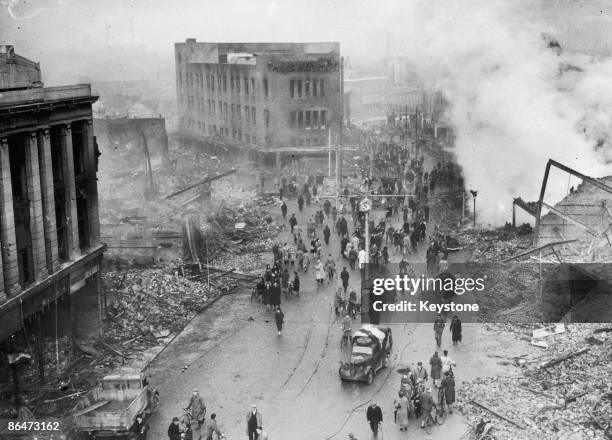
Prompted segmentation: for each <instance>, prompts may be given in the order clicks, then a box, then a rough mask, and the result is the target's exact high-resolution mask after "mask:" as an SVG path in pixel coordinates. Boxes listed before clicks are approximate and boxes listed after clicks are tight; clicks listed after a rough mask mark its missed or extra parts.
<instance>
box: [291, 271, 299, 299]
mask: <svg viewBox="0 0 612 440" xmlns="http://www.w3.org/2000/svg"><path fill="white" fill-rule="evenodd" d="M294 274H295V276H294V278H293V285H292V286H291V287H292V288H293V291H294V292H295V294H296V295H297V296H298V298H299V296H300V277H299V276H298V273H297V272H294Z"/></svg>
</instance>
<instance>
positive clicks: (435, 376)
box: [429, 351, 442, 388]
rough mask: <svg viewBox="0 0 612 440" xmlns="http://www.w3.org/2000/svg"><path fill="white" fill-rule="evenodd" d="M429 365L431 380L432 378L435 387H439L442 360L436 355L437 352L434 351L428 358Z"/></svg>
mask: <svg viewBox="0 0 612 440" xmlns="http://www.w3.org/2000/svg"><path fill="white" fill-rule="evenodd" d="M429 365H431V380H433V383H434V385H435V386H436V388H439V387H440V383H441V381H442V380H441V375H442V360H441V359H440V356H438V352H437V351H436V352H435V353H434V354H433V356H432V357H431V359H430V360H429Z"/></svg>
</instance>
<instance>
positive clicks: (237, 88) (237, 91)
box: [236, 76, 240, 93]
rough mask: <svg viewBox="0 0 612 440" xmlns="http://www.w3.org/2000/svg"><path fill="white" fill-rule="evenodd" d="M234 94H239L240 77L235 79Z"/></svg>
mask: <svg viewBox="0 0 612 440" xmlns="http://www.w3.org/2000/svg"><path fill="white" fill-rule="evenodd" d="M236 93H240V77H239V76H237V77H236Z"/></svg>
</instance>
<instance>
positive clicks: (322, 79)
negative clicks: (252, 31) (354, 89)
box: [175, 39, 342, 153]
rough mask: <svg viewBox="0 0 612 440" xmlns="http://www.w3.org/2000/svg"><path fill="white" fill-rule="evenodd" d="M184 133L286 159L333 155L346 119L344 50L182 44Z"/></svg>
mask: <svg viewBox="0 0 612 440" xmlns="http://www.w3.org/2000/svg"><path fill="white" fill-rule="evenodd" d="M175 55H176V59H175V62H176V86H177V98H178V107H179V127H180V128H179V129H180V131H181V132H182V133H184V134H187V135H190V136H192V137H195V138H201V139H208V140H209V141H210V140H212V141H215V142H220V143H223V144H227V145H236V146H250V148H249V150H252V151H261V152H272V153H280V152H281V151H283V150H285V151H291V150H294V151H302V152H308V151H309V150H310V151H317V150H320V149H322V148H323V149H326V148H327V145H328V139H329V137H330V132H331V136H333V137H334V138H336V137H337V136H338V132H339V128H340V122H341V119H342V116H341V112H342V96H341V81H340V76H341V73H340V70H341V69H340V64H341V61H340V46H339V43H201V42H196V40H195V39H187V41H186V42H185V43H177V44H175Z"/></svg>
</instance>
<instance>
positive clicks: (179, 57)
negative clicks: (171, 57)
mask: <svg viewBox="0 0 612 440" xmlns="http://www.w3.org/2000/svg"><path fill="white" fill-rule="evenodd" d="M177 58H178V62H179V64H180V62H181V54H180V53H179V54H178V55H177Z"/></svg>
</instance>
